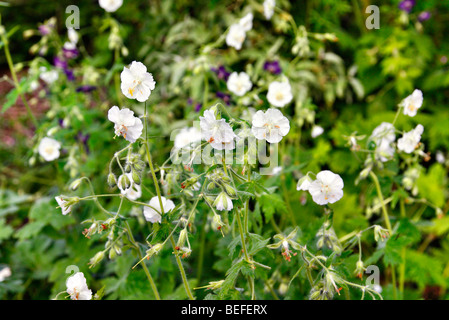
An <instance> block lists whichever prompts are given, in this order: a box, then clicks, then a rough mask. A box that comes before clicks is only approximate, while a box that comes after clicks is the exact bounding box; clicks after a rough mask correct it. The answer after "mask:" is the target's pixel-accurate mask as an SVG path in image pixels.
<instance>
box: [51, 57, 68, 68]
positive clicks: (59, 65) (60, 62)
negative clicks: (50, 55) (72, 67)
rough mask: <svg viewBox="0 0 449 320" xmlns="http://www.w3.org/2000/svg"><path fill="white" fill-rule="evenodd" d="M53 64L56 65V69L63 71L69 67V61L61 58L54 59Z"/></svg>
mask: <svg viewBox="0 0 449 320" xmlns="http://www.w3.org/2000/svg"><path fill="white" fill-rule="evenodd" d="M53 64H54V65H55V67H56V68H60V69H63V70H65V69H67V67H68V64H67V61H66V60H65V59H62V58H59V57H54V59H53Z"/></svg>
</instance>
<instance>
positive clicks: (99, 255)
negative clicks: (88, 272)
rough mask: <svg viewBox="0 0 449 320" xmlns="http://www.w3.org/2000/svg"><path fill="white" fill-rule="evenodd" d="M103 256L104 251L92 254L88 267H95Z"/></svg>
mask: <svg viewBox="0 0 449 320" xmlns="http://www.w3.org/2000/svg"><path fill="white" fill-rule="evenodd" d="M103 258H104V251H100V252H97V254H96V255H94V256H93V257H92V258H91V259H90V261H89V268H93V267H95V266H96V265H97V264H99V263H100V262H101V260H103Z"/></svg>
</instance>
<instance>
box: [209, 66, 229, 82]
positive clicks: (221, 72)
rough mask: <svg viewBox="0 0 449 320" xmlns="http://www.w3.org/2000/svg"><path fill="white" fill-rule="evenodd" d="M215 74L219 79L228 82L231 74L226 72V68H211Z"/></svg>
mask: <svg viewBox="0 0 449 320" xmlns="http://www.w3.org/2000/svg"><path fill="white" fill-rule="evenodd" d="M211 70H212V71H213V72H215V73H216V74H217V77H218V79H221V80H225V81H228V78H229V75H230V74H231V73H230V72H228V71H226V68H225V67H224V66H219V67H218V68H211Z"/></svg>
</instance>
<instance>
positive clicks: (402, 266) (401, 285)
mask: <svg viewBox="0 0 449 320" xmlns="http://www.w3.org/2000/svg"><path fill="white" fill-rule="evenodd" d="M399 205H400V209H401V217H402V218H405V217H406V215H405V205H404V199H402V198H401V200H400V202H399ZM405 256H406V249H405V247H402V248H401V258H402V262H401V264H400V266H399V294H400V298H401V299H404V282H405Z"/></svg>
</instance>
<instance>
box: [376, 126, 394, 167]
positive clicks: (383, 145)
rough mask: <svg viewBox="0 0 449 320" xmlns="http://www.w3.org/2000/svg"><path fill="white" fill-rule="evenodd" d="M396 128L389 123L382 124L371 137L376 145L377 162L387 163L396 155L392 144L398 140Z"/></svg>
mask: <svg viewBox="0 0 449 320" xmlns="http://www.w3.org/2000/svg"><path fill="white" fill-rule="evenodd" d="M394 130H395V129H394V126H393V124H391V123H389V122H382V123H381V124H380V125H378V126H377V127H376V128H375V129H374V130H373V133H372V134H371V136H370V140H372V141H373V142H375V143H376V150H375V157H376V159H377V160H380V161H382V162H386V161H388V160H390V159H391V158H392V157H393V155H394V148H393V147H392V146H391V143H392V142H393V141H394V140H395V139H396V134H395V133H394Z"/></svg>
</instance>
